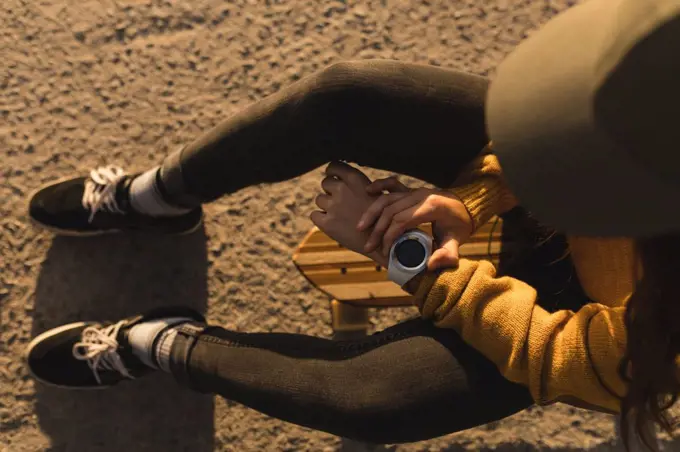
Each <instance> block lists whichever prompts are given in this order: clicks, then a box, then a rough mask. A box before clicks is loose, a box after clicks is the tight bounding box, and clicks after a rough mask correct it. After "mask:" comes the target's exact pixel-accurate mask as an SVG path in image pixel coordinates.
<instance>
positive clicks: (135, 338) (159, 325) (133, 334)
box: [128, 317, 194, 372]
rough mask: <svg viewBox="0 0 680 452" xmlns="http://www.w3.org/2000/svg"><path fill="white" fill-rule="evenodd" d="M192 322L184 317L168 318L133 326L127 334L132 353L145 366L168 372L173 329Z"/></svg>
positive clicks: (173, 334) (175, 334)
mask: <svg viewBox="0 0 680 452" xmlns="http://www.w3.org/2000/svg"><path fill="white" fill-rule="evenodd" d="M193 321H194V320H193V319H189V318H186V317H170V318H166V319H156V320H150V321H148V322H142V323H140V324H139V325H135V326H133V327H132V328H131V329H130V332H129V333H128V341H129V343H130V347H131V348H132V353H134V354H135V356H136V357H138V358H139V359H140V360H141V361H142V362H143V363H144V364H146V365H147V366H149V367H153V368H154V369H158V368H160V369H161V370H163V371H165V372H170V366H169V362H170V350H171V349H172V341H173V340H174V339H175V337H176V336H177V330H176V329H175V328H174V327H177V326H179V325H181V324H183V323H187V322H193ZM159 335H160V337H159ZM156 338H158V341H156ZM154 342H156V347H154Z"/></svg>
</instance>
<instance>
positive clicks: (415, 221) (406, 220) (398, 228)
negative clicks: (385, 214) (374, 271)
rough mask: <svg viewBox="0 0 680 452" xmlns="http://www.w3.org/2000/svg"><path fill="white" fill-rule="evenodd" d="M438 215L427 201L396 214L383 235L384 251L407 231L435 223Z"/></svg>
mask: <svg viewBox="0 0 680 452" xmlns="http://www.w3.org/2000/svg"><path fill="white" fill-rule="evenodd" d="M436 215H437V212H436V209H435V206H434V205H432V204H431V203H429V202H427V201H425V202H421V203H419V204H417V205H415V206H413V207H411V208H409V209H406V210H403V211H401V212H399V213H398V214H396V215H395V216H394V217H393V218H392V222H391V224H390V225H389V227H388V228H387V230H386V231H385V234H384V235H383V239H382V240H383V244H382V246H383V251H384V252H385V250H389V249H390V248H391V247H392V244H393V243H394V242H395V241H396V240H397V239H398V238H399V237H400V236H401V235H402V234H403V233H404V232H406V230H407V229H411V228H415V227H417V226H419V225H421V224H423V223H427V222H430V221H435V220H436Z"/></svg>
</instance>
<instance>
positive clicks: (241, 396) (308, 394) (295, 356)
mask: <svg viewBox="0 0 680 452" xmlns="http://www.w3.org/2000/svg"><path fill="white" fill-rule="evenodd" d="M195 337H197V339H195ZM170 363H171V364H170V367H171V369H173V372H174V373H175V375H176V377H177V378H178V380H179V381H180V382H183V383H185V384H187V385H189V386H191V387H193V388H194V389H197V390H199V391H201V392H207V393H217V394H220V395H222V396H224V397H226V398H228V399H230V400H234V401H237V402H239V403H242V404H244V405H246V406H248V407H251V408H253V409H256V410H258V411H261V412H263V413H265V414H268V415H270V416H273V417H276V418H279V419H282V420H285V421H288V422H292V423H296V424H299V425H303V426H306V427H310V428H314V429H317V430H322V431H326V432H329V433H332V434H335V435H338V436H343V437H346V438H350V439H354V440H359V441H368V442H372V443H397V442H411V441H419V440H424V439H428V438H433V437H436V436H441V435H444V434H447V433H453V432H457V431H461V430H465V429H468V428H471V427H475V426H479V425H483V424H486V423H489V422H492V421H496V420H499V419H502V418H504V417H507V416H509V415H511V414H514V413H516V412H518V411H521V410H523V409H525V408H527V407H528V406H530V405H531V404H532V403H533V402H532V399H531V397H530V395H529V392H528V390H527V389H526V388H524V387H522V386H519V385H515V384H513V383H510V382H509V381H507V380H505V379H504V378H503V377H502V376H501V375H500V373H499V371H498V370H497V369H496V368H495V366H494V365H493V364H492V363H491V362H490V361H488V360H487V359H485V358H484V357H483V356H481V355H480V354H479V353H477V352H476V351H475V350H473V349H471V348H470V347H468V346H467V345H466V344H465V343H463V341H462V340H461V339H460V338H459V336H458V335H457V334H456V333H455V332H454V331H452V330H444V329H438V328H435V327H434V326H432V324H431V323H429V322H425V321H423V320H412V321H409V322H405V323H403V324H400V325H397V326H395V327H392V328H389V329H387V330H385V331H383V332H381V333H378V334H375V335H373V336H370V337H368V338H363V339H360V340H356V341H343V342H336V341H329V340H326V339H320V338H314V337H309V336H302V335H292V334H268V333H265V334H246V333H235V332H231V331H227V330H224V329H221V328H215V327H209V328H208V329H206V330H205V331H204V332H202V333H199V332H198V330H195V331H192V330H189V331H186V332H183V331H180V334H179V335H178V338H177V339H176V340H175V343H174V345H173V348H172V354H171V358H170Z"/></svg>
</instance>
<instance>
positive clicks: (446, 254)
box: [427, 236, 460, 270]
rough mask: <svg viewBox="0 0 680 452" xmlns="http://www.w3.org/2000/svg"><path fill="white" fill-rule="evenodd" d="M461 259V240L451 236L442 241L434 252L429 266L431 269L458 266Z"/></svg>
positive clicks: (428, 263)
mask: <svg viewBox="0 0 680 452" xmlns="http://www.w3.org/2000/svg"><path fill="white" fill-rule="evenodd" d="M459 259H460V255H459V242H458V240H455V239H454V238H453V237H450V236H449V237H447V238H446V239H445V240H444V241H443V242H442V245H441V247H440V248H438V249H437V250H436V251H435V252H434V253H432V256H430V260H429V261H428V262H427V268H428V269H429V270H438V269H443V268H457V267H458V262H459Z"/></svg>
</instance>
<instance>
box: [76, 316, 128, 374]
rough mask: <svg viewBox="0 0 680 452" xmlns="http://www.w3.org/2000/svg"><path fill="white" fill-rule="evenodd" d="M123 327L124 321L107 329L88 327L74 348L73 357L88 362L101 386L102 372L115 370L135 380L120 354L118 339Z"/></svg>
mask: <svg viewBox="0 0 680 452" xmlns="http://www.w3.org/2000/svg"><path fill="white" fill-rule="evenodd" d="M123 325H125V321H124V320H123V321H120V322H118V323H115V324H113V325H111V326H107V327H105V328H97V327H95V326H88V327H87V328H85V329H84V330H83V333H82V336H81V338H80V342H78V343H76V344H75V345H74V346H73V357H74V358H75V359H77V360H80V361H87V364H88V365H89V366H90V369H92V373H94V378H95V379H96V380H97V383H99V384H101V379H100V377H99V371H100V370H115V371H117V372H119V373H120V374H121V375H123V376H125V377H127V378H134V377H133V376H132V375H130V372H129V371H128V370H127V368H126V367H125V364H124V363H123V360H122V358H121V357H120V355H119V354H118V341H117V340H116V337H118V332H119V331H120V329H121V328H122V327H123Z"/></svg>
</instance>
